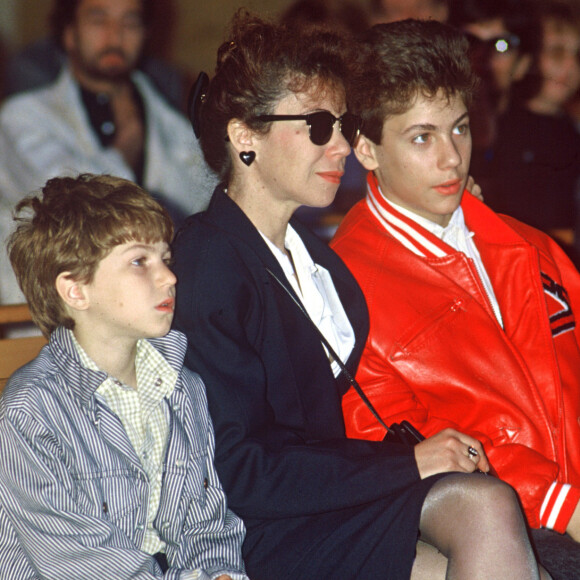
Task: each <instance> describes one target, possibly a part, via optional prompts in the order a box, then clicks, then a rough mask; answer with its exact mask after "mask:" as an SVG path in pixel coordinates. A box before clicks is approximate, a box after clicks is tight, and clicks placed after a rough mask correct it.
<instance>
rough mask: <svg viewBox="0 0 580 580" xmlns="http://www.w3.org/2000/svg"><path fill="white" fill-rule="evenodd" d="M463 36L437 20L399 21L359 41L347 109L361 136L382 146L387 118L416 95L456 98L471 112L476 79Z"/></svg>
mask: <svg viewBox="0 0 580 580" xmlns="http://www.w3.org/2000/svg"><path fill="white" fill-rule="evenodd" d="M468 49H469V45H468V41H467V40H466V38H465V37H464V35H463V34H462V33H461V32H460V31H458V30H456V29H454V28H452V27H451V26H448V25H446V24H442V23H440V22H437V21H435V20H412V19H409V20H402V21H398V22H390V23H387V24H377V25H376V26H373V27H372V28H371V29H370V30H369V31H368V32H367V33H366V34H365V35H364V37H363V42H362V49H361V52H360V57H359V62H358V67H357V73H356V74H355V76H354V78H353V81H352V83H351V84H350V87H349V109H350V110H351V111H352V112H353V113H356V114H358V115H360V117H361V118H362V120H363V127H362V133H363V134H364V135H365V136H366V137H368V138H369V139H371V141H373V142H374V143H377V144H380V142H381V135H382V129H383V123H384V121H385V119H387V118H388V117H390V116H392V115H400V114H402V113H404V112H406V111H407V110H409V109H410V108H411V107H412V106H413V104H414V103H415V99H416V97H417V96H418V95H423V96H425V97H427V98H431V97H434V96H435V95H436V94H437V93H438V92H439V91H440V90H442V91H443V92H444V94H445V95H446V96H447V97H448V98H449V97H451V96H453V95H455V94H459V95H460V96H461V97H462V98H463V100H464V102H465V104H466V106H467V107H468V108H469V106H470V105H471V102H472V100H473V95H474V92H475V88H476V86H477V77H476V76H475V74H474V73H473V71H472V69H471V64H470V61H469V56H468Z"/></svg>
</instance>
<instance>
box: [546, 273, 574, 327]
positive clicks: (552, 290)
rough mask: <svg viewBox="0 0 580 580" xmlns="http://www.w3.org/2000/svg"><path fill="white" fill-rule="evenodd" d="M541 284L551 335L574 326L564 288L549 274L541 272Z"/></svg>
mask: <svg viewBox="0 0 580 580" xmlns="http://www.w3.org/2000/svg"><path fill="white" fill-rule="evenodd" d="M542 284H543V286H544V294H545V295H546V304H547V305H548V316H549V317H550V326H551V327H552V336H558V335H559V334H563V333H564V332H568V331H569V330H573V329H574V328H576V319H575V318H574V313H573V312H572V307H571V306H570V299H569V298H568V292H567V291H566V288H564V287H563V286H560V284H558V283H557V282H554V280H552V278H550V276H548V275H547V274H544V273H543V272H542Z"/></svg>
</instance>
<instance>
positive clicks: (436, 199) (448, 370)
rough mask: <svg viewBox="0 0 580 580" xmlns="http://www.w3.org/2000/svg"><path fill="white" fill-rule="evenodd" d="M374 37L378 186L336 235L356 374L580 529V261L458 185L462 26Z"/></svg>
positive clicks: (554, 521) (366, 55)
mask: <svg viewBox="0 0 580 580" xmlns="http://www.w3.org/2000/svg"><path fill="white" fill-rule="evenodd" d="M364 46H365V48H364V50H363V56H362V58H361V63H360V67H359V70H360V78H359V79H355V80H356V82H355V83H353V88H352V92H351V94H350V95H349V97H350V102H351V108H352V110H353V112H355V113H358V114H360V115H361V117H362V119H363V128H362V135H361V137H360V139H359V142H358V144H357V146H356V155H357V157H358V159H359V161H360V162H361V163H362V164H363V165H364V167H365V168H366V169H368V170H369V172H370V173H369V175H368V192H367V198H366V200H363V201H361V202H359V203H358V204H357V205H356V206H355V207H354V208H353V209H352V210H351V212H350V213H349V214H348V215H347V216H346V218H345V219H344V220H343V222H342V224H341V226H340V228H339V229H338V231H337V234H336V236H335V238H334V240H333V243H332V245H333V247H334V249H335V250H336V252H338V254H339V255H340V256H341V257H342V258H343V260H344V261H345V262H346V264H347V266H349V268H350V269H351V271H352V272H353V274H354V275H355V277H356V278H357V280H358V282H359V284H360V285H361V287H362V289H363V292H364V294H365V298H366V300H367V304H368V308H369V313H370V333H369V337H368V340H367V344H366V347H365V350H364V352H363V355H362V359H361V362H360V365H359V368H358V373H357V378H358V380H359V383H360V385H361V387H362V388H363V390H364V391H365V392H366V395H367V396H368V398H369V399H370V400H371V402H372V403H373V405H374V407H375V408H376V409H377V410H378V412H379V413H380V414H381V415H382V418H383V419H384V421H385V422H386V423H387V424H389V423H391V422H393V421H400V420H402V419H407V420H409V421H410V422H411V423H413V424H414V426H415V427H416V428H417V429H419V430H420V431H421V432H422V433H423V434H424V435H425V436H430V435H433V434H435V433H437V432H439V431H441V430H442V429H444V428H446V427H453V428H455V429H457V430H459V431H462V432H466V433H468V434H470V435H471V436H473V437H475V438H477V439H479V440H481V442H482V443H483V444H484V448H485V451H486V453H487V455H488V458H489V460H490V462H491V464H492V466H493V467H495V470H496V471H497V473H498V475H499V476H500V477H501V478H502V479H505V480H506V481H507V482H509V483H510V484H511V485H513V487H514V488H515V489H516V490H517V491H518V493H519V496H520V499H521V501H522V503H523V506H524V509H525V512H526V515H527V517H528V521H529V523H530V524H531V526H532V527H533V528H540V527H545V528H552V529H554V530H556V531H558V532H568V534H569V535H570V536H571V537H572V538H573V539H574V540H576V542H577V541H578V540H580V509H579V508H578V499H579V497H580V424H579V419H578V415H579V412H578V410H579V409H580V370H579V369H580V336H579V330H578V328H577V325H576V320H575V317H574V312H576V311H579V310H580V275H579V274H578V272H577V271H576V269H575V268H574V267H573V265H572V264H571V262H570V261H569V260H568V258H567V257H566V256H565V254H564V253H563V252H562V250H561V249H560V248H559V247H558V246H557V244H556V243H555V242H554V241H553V240H552V239H550V238H549V237H548V236H546V235H544V234H543V233H541V232H539V231H537V230H534V229H533V228H530V227H528V226H526V225H524V224H522V223H520V222H517V221H515V220H513V219H511V218H508V217H506V216H498V215H497V214H495V213H494V212H493V211H491V210H490V209H489V208H488V207H486V206H485V205H484V204H482V203H481V202H480V201H478V200H477V199H475V198H474V197H472V196H470V195H463V191H464V186H465V182H466V179H467V175H468V170H469V161H470V153H471V135H470V131H469V113H468V107H469V105H470V102H471V99H472V95H473V90H474V85H475V80H474V77H473V74H472V71H471V68H470V64H469V60H468V58H467V56H466V53H467V45H466V40H465V39H464V38H462V36H461V34H460V33H458V32H456V31H455V30H454V29H452V28H450V27H448V26H445V25H443V24H439V23H437V22H433V21H424V22H419V21H403V22H397V23H392V24H388V25H380V26H376V27H374V28H373V29H371V30H370V31H369V33H368V34H367V37H366V42H365V45H364ZM484 194H485V192H484ZM343 410H344V413H345V419H346V425H347V430H348V434H349V435H350V436H351V437H358V438H361V437H362V438H369V439H380V438H382V437H383V436H384V430H383V429H382V428H381V426H380V425H379V423H378V422H377V421H376V420H375V419H374V417H373V416H372V415H371V413H370V411H369V410H368V408H367V407H366V405H365V404H364V402H363V401H362V400H361V398H360V397H359V396H358V395H357V393H356V392H355V391H354V390H352V389H351V391H350V392H349V393H347V394H346V395H345V398H344V399H343ZM552 534H553V532H552ZM576 542H573V543H572V544H573V545H572V547H573V549H574V551H575V553H576V554H577V555H580V550H579V548H580V546H579V545H578V544H577V543H576ZM576 565H577V566H580V557H578V556H577V560H576ZM547 567H548V568H549V566H547ZM579 569H580V568H577V569H576V570H575V573H574V574H572V576H569V577H580V572H579Z"/></svg>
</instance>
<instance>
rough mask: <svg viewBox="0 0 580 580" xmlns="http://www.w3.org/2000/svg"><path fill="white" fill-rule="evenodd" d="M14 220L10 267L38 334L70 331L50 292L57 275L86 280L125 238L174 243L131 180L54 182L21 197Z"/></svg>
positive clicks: (159, 213) (165, 217)
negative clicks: (62, 328)
mask: <svg viewBox="0 0 580 580" xmlns="http://www.w3.org/2000/svg"><path fill="white" fill-rule="evenodd" d="M16 214H17V217H15V220H16V221H17V222H18V226H17V229H16V231H15V232H14V233H13V234H12V236H11V237H10V239H9V241H8V251H9V253H10V262H11V263H12V268H13V269H14V272H15V274H16V279H17V280H18V284H19V285H20V288H21V289H22V292H23V293H24V296H25V297H26V300H27V301H28V304H29V306H30V311H31V313H32V318H33V320H34V322H35V323H36V324H37V325H38V326H39V327H40V330H41V331H42V333H43V334H44V335H45V336H49V335H50V333H51V332H52V331H53V330H54V329H55V328H57V327H58V326H65V327H66V328H73V327H74V321H73V320H72V318H71V317H70V316H69V315H68V314H67V312H66V309H65V307H64V304H63V302H62V300H61V298H60V296H59V294H58V292H57V290H56V279H57V277H58V275H59V274H61V273H62V272H70V273H71V276H72V277H73V278H74V279H76V280H82V281H84V282H91V281H92V279H93V276H94V274H95V272H96V270H97V267H98V265H99V262H100V261H101V260H102V259H103V258H104V257H105V256H107V255H108V254H109V253H110V252H111V250H112V249H113V248H114V247H115V246H118V245H120V244H124V243H126V242H129V241H132V240H138V241H143V242H158V241H164V242H167V243H168V244H169V243H171V240H172V237H173V223H172V222H171V218H170V217H169V214H168V213H167V211H166V210H165V209H164V208H162V207H161V206H160V205H159V203H157V202H156V201H155V200H154V199H153V198H152V197H151V196H150V195H149V194H148V193H147V192H146V191H144V190H143V189H141V188H140V187H139V186H138V185H135V184H134V183H133V182H131V181H128V180H126V179H121V178H119V177H112V176H109V175H90V174H84V175H80V176H78V177H76V178H73V177H55V178H53V179H51V180H49V181H48V182H47V183H46V185H45V186H44V187H43V189H42V196H31V197H28V198H26V199H23V200H22V201H21V202H20V203H19V204H18V205H17V206H16ZM114 283H115V281H114V280H111V284H114Z"/></svg>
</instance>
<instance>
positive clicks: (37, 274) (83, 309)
mask: <svg viewBox="0 0 580 580" xmlns="http://www.w3.org/2000/svg"><path fill="white" fill-rule="evenodd" d="M17 211H19V212H20V213H21V217H20V218H19V222H20V223H19V225H18V228H17V230H16V232H15V233H14V234H13V236H12V238H11V240H10V243H9V251H10V260H11V262H12V265H13V267H14V270H15V272H16V276H17V278H18V281H19V284H20V286H21V288H22V290H23V292H24V294H25V296H26V298H27V300H28V303H29V305H30V309H31V312H32V315H33V319H34V320H35V322H36V323H37V324H38V325H39V326H40V328H41V330H42V332H43V333H44V334H45V335H46V336H47V337H50V341H49V344H48V345H47V346H46V347H44V349H43V350H42V351H41V353H40V354H39V356H38V357H37V358H36V359H35V360H34V361H32V362H31V363H29V364H28V365H26V366H25V367H23V368H22V369H20V370H19V371H17V372H16V373H15V374H14V375H13V377H12V378H11V379H10V381H9V382H8V384H7V386H6V388H5V391H4V393H3V396H2V398H1V399H0V498H1V501H0V530H1V531H2V532H1V533H0V578H6V579H8V578H10V579H12V578H25V577H26V578H32V577H34V578H51V579H56V578H75V577H78V578H99V579H101V578H115V579H123V578H127V579H128V578H143V579H145V578H162V577H165V578H180V579H184V580H185V579H194V578H202V579H206V580H209V579H212V580H213V579H216V578H219V580H226V579H234V580H241V579H246V578H247V577H246V576H245V573H244V567H243V563H242V559H241V544H242V541H243V538H244V534H245V530H244V526H243V524H242V522H241V520H240V519H239V518H238V517H237V516H235V515H234V514H233V513H232V512H230V511H229V510H228V509H227V506H226V498H225V495H224V492H223V490H222V488H221V485H220V482H219V481H218V476H217V474H216V472H215V470H214V467H213V455H214V435H213V430H212V425H211V422H210V418H209V415H208V411H207V407H206V398H205V391H204V386H203V383H202V382H201V380H200V378H199V377H198V376H197V375H195V374H193V373H191V372H189V371H187V370H186V369H184V368H183V366H182V364H183V357H184V353H185V349H186V341H185V338H184V336H183V335H181V334H180V333H178V332H175V331H172V332H169V330H170V326H171V321H172V318H173V306H174V296H175V276H174V275H173V273H172V272H171V270H170V269H169V267H168V263H169V261H170V258H171V256H170V250H169V243H170V241H171V237H172V234H173V227H172V225H171V220H170V218H169V216H168V214H167V212H166V211H165V210H164V209H162V208H161V206H159V204H157V202H155V201H154V200H153V199H152V198H151V197H150V196H149V195H148V194H147V193H146V192H145V191H143V190H142V189H140V188H139V187H137V186H136V185H134V184H132V183H131V182H129V181H126V180H123V179H119V178H114V177H110V176H93V175H81V176H79V177H78V178H54V179H51V180H50V181H48V182H47V183H46V185H45V187H44V188H43V190H42V196H39V197H32V198H28V199H27V200H24V201H23V202H21V203H20V204H19V206H18V208H17ZM26 212H28V214H27V215H26ZM168 333H169V334H168Z"/></svg>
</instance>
